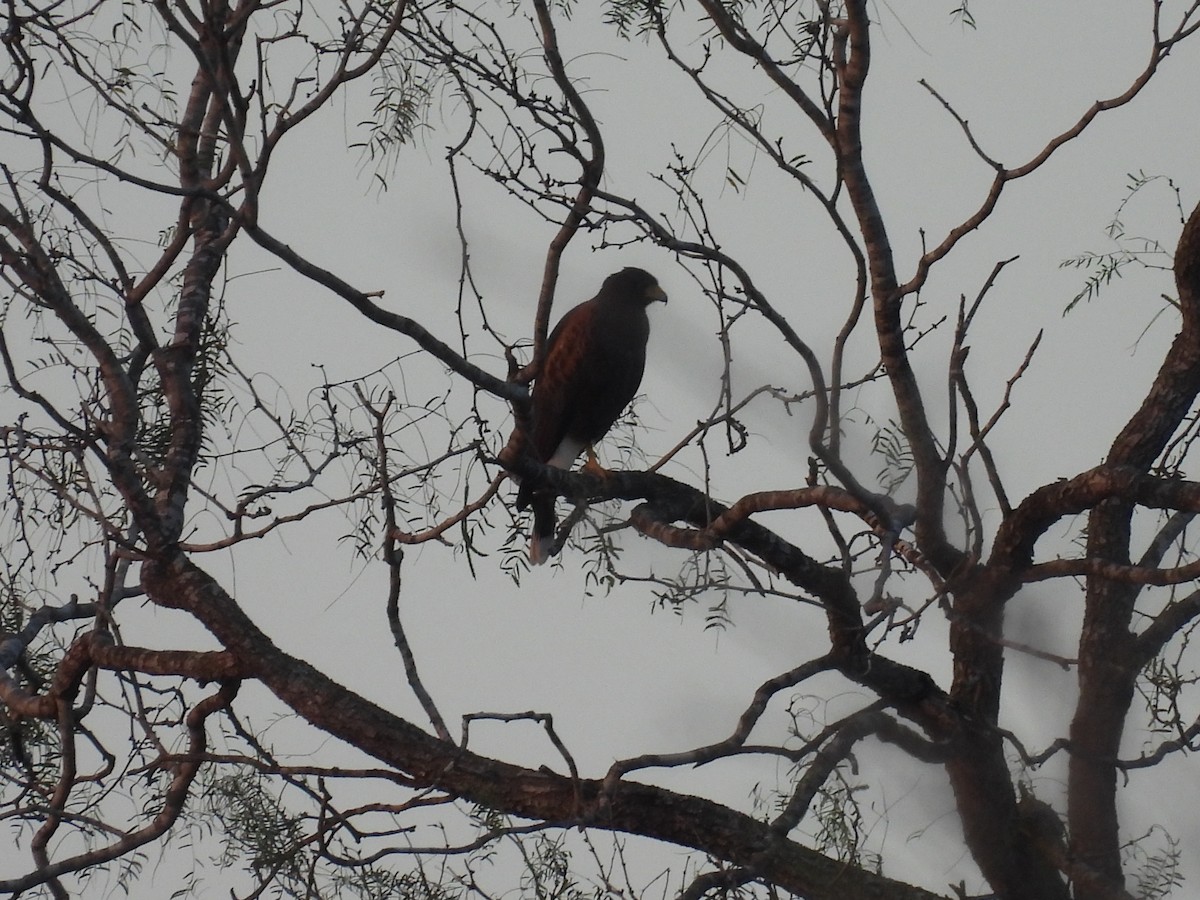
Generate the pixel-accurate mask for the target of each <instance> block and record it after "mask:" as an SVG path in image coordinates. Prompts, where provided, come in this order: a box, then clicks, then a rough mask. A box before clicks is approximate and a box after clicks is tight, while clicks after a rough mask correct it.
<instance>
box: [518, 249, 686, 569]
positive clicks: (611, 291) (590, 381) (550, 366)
mask: <svg viewBox="0 0 1200 900" xmlns="http://www.w3.org/2000/svg"><path fill="white" fill-rule="evenodd" d="M655 300H661V301H662V302H663V303H666V302H667V295H666V294H665V293H664V292H663V289H662V288H661V287H659V285H658V281H657V279H655V277H654V276H653V275H651V274H650V273H649V272H646V271H643V270H642V269H636V268H632V267H630V268H626V269H622V270H621V271H620V272H616V273H615V274H613V275H609V276H608V277H607V278H606V279H604V284H602V285H601V286H600V293H598V294H597V295H596V296H595V297H593V298H592V299H591V300H588V301H586V302H584V303H580V304H579V305H578V306H576V307H575V308H574V309H572V310H570V311H569V312H568V313H567V314H566V315H565V316H563V317H562V319H561V320H560V321H559V323H558V325H556V326H555V328H554V331H552V332H551V333H550V339H549V340H548V341H547V343H546V354H545V358H544V359H543V360H542V367H541V371H540V372H539V374H538V376H537V380H536V381H535V382H534V385H533V393H532V395H531V398H530V399H531V409H530V434H529V435H525V434H523V433H522V431H521V429H520V427H518V428H517V429H516V430H514V431H513V435H512V437H511V438H509V442H508V447H506V448H505V453H504V454H501V457H502V459H503V458H504V457H505V455H506V454H523V453H528V454H530V455H531V456H533V457H534V458H535V459H537V460H538V462H542V463H546V464H547V465H551V466H554V467H555V468H558V469H569V468H570V467H571V465H572V464H573V463H574V462H575V458H576V457H577V456H579V453H580V451H581V450H583V449H584V448H587V449H588V453H589V457H590V456H591V447H592V445H593V444H595V443H596V442H597V441H598V440H600V438H602V437H604V435H605V434H606V433H607V432H608V429H609V428H611V427H612V424H613V422H615V421H616V420H617V417H618V416H620V415H621V412H622V410H624V409H625V407H626V406H627V405H628V404H629V401H630V400H632V399H633V395H634V394H636V393H637V389H638V386H639V385H640V384H641V383H642V371H643V369H644V368H645V366H646V341H647V340H648V339H649V337H650V318H649V316H647V315H646V308H647V307H648V306H649V305H650V304H651V303H653V302H654V301H655ZM555 499H556V497H555V495H554V494H553V493H551V492H548V491H538V490H537V489H536V488H535V487H534V486H533V485H532V484H530V483H529V482H528V481H526V482H525V483H523V484H522V485H521V487H520V490H519V491H518V492H517V501H516V506H517V509H519V510H520V509H524V508H525V507H526V506H530V505H532V506H533V533H532V535H531V536H530V541H529V559H530V561H531V562H532V563H533V564H534V565H541V564H542V563H544V562H545V561H546V559H547V558H548V557H549V555H550V551H551V549H552V548H553V546H554V528H555V518H554V502H555Z"/></svg>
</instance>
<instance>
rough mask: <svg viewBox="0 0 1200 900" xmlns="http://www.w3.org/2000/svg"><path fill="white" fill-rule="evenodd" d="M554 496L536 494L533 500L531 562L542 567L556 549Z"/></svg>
mask: <svg viewBox="0 0 1200 900" xmlns="http://www.w3.org/2000/svg"><path fill="white" fill-rule="evenodd" d="M556 499H557V498H556V497H555V496H554V495H553V494H534V495H533V497H532V500H531V505H532V506H533V533H532V534H531V535H530V536H529V561H530V562H531V563H533V564H534V565H535V566H540V565H541V564H542V563H544V562H545V561H546V560H547V559H549V558H550V552H551V551H552V550H553V549H554V529H555V526H556V525H557V521H556V520H555V518H554V501H555V500H556Z"/></svg>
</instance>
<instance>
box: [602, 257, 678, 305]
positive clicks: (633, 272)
mask: <svg viewBox="0 0 1200 900" xmlns="http://www.w3.org/2000/svg"><path fill="white" fill-rule="evenodd" d="M600 293H601V295H602V296H609V297H619V298H621V299H624V300H628V301H629V302H630V303H640V304H642V305H643V306H649V305H650V304H651V303H654V302H655V301H656V300H661V301H662V302H663V303H666V302H667V293H666V291H664V290H663V289H662V288H661V287H660V286H659V284H658V279H657V278H655V277H654V276H653V275H651V274H650V273H649V272H647V271H646V270H645V269H638V268H635V267H634V266H629V267H628V268H624V269H622V270H621V271H620V272H614V273H613V274H612V275H609V276H608V277H607V278H605V279H604V286H603V287H601V289H600Z"/></svg>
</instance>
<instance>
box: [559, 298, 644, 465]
mask: <svg viewBox="0 0 1200 900" xmlns="http://www.w3.org/2000/svg"><path fill="white" fill-rule="evenodd" d="M621 312H622V313H623V314H622V315H620V316H619V318H618V317H614V321H613V322H612V323H611V325H610V327H600V328H597V329H595V330H594V331H593V334H594V335H597V336H598V338H597V339H596V341H595V345H594V346H593V347H592V348H590V349H591V352H590V353H589V354H588V356H589V357H590V358H589V359H588V361H587V365H586V366H585V367H584V371H586V372H587V377H586V378H585V379H584V380H583V383H582V384H580V385H579V388H580V397H579V400H580V401H581V402H578V403H576V404H574V408H573V410H572V415H571V419H570V421H569V422H568V423H567V428H566V433H567V434H569V435H570V436H571V437H573V438H576V439H577V440H581V441H585V442H587V443H593V442H595V441H598V440H600V438H602V437H604V435H605V433H606V432H607V431H608V429H609V428H611V427H612V424H613V422H615V421H616V420H617V417H618V416H620V415H621V412H622V411H623V410H624V409H625V407H626V406H627V405H628V404H629V401H630V400H632V399H633V396H634V394H636V393H637V390H638V387H639V385H641V383H642V372H643V371H644V369H645V367H646V341H647V339H648V338H649V336H650V320H649V318H648V317H647V316H646V313H645V310H644V309H637V310H622V311H621Z"/></svg>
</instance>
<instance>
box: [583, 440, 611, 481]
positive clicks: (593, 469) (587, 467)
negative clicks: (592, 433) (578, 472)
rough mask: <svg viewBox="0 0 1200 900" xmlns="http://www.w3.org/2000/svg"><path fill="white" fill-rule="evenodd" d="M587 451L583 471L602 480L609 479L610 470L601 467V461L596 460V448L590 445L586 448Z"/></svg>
mask: <svg viewBox="0 0 1200 900" xmlns="http://www.w3.org/2000/svg"><path fill="white" fill-rule="evenodd" d="M584 449H585V450H586V451H587V459H585V460H584V461H583V471H584V472H587V474H589V475H596V476H598V477H600V478H607V477H608V469H606V468H604V466H602V465H600V461H599V460H598V459H596V448H595V447H593V446H592V445H591V444H588V445H587V447H585V448H584Z"/></svg>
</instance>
